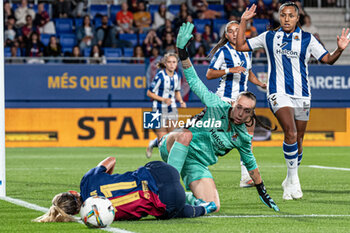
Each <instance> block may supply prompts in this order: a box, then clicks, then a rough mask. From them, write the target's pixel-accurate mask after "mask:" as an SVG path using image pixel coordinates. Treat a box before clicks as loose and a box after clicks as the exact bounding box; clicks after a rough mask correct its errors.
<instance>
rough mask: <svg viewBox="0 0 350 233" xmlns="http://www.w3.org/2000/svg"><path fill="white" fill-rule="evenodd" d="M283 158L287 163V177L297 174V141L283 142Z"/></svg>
mask: <svg viewBox="0 0 350 233" xmlns="http://www.w3.org/2000/svg"><path fill="white" fill-rule="evenodd" d="M283 152H284V158H285V160H286V163H287V168H288V170H287V177H295V176H297V175H298V143H297V142H296V143H293V144H287V143H285V142H283Z"/></svg>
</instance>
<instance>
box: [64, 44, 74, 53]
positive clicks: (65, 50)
mask: <svg viewBox="0 0 350 233" xmlns="http://www.w3.org/2000/svg"><path fill="white" fill-rule="evenodd" d="M72 52H73V47H63V46H62V53H63V54H65V53H70V54H71V53H72Z"/></svg>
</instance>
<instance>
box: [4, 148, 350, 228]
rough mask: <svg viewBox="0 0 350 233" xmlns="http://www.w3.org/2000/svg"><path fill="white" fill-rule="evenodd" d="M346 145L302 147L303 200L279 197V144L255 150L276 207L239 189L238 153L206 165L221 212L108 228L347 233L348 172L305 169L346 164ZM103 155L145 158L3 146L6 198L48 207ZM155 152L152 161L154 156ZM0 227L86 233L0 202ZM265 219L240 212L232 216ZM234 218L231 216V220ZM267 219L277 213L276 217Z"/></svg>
mask: <svg viewBox="0 0 350 233" xmlns="http://www.w3.org/2000/svg"><path fill="white" fill-rule="evenodd" d="M349 152H350V148H347V147H343V148H316V147H315V148H313V147H308V148H305V149H304V158H303V161H302V166H301V167H300V169H299V176H300V180H301V184H302V189H303V192H304V197H303V199H302V200H298V201H283V200H282V188H281V183H282V181H283V179H284V177H285V173H286V166H285V161H284V158H283V155H282V152H281V148H278V147H272V148H254V153H255V155H256V159H257V162H258V165H259V167H260V172H261V175H262V177H263V179H264V183H265V185H266V187H267V191H268V193H269V194H270V195H271V196H272V197H273V199H274V200H275V201H276V203H277V204H278V206H279V208H280V210H281V211H280V212H278V213H277V212H274V211H273V210H271V209H269V208H267V207H266V206H265V205H263V204H262V203H261V202H260V200H259V199H258V195H257V192H256V190H255V188H249V189H242V188H239V178H240V166H239V156H238V152H237V151H233V152H231V153H230V154H229V155H227V156H225V157H222V158H220V159H219V162H218V163H217V164H216V165H214V166H212V167H211V171H212V174H213V176H214V178H215V182H216V185H217V189H218V191H219V194H220V200H221V210H220V212H219V213H216V214H212V215H211V216H231V217H226V218H223V217H220V218H214V217H209V218H207V217H201V218H196V219H174V220H167V221H158V220H155V218H154V217H152V216H149V217H147V218H144V219H142V220H140V221H122V222H115V223H113V224H112V225H111V226H112V227H115V228H120V229H125V230H128V231H133V232H150V233H151V232H152V233H154V232H191V233H193V232H331V231H332V232H349V230H348V227H347V223H348V222H349V220H350V209H349V206H350V201H349V194H350V183H349V182H348V181H349V179H350V171H340V170H325V169H316V168H310V167H307V165H319V166H329V167H350V165H349V164H350V157H349V154H350V153H349ZM107 156H115V157H116V158H117V165H116V169H115V171H114V172H117V173H123V172H126V171H130V170H135V169H136V168H137V167H139V166H142V165H144V164H145V163H147V162H148V161H150V160H148V159H146V158H145V156H144V149H141V148H11V149H10V148H8V149H6V172H7V174H6V182H7V196H9V197H12V198H17V199H21V200H24V201H27V202H30V203H33V204H37V205H39V206H42V207H47V208H48V207H50V204H51V199H52V198H53V196H54V195H55V194H57V193H59V192H65V191H67V190H72V189H73V190H79V183H80V179H81V178H82V176H83V175H84V174H85V172H87V171H88V170H89V169H90V168H92V167H94V166H96V165H97V164H98V163H99V162H100V161H101V160H103V159H104V158H105V157H107ZM159 159H160V157H159V155H158V152H157V150H155V151H154V153H153V157H152V160H159ZM0 209H1V211H0V231H1V232H87V231H90V232H91V230H90V229H88V228H86V227H85V226H84V225H82V224H77V223H48V224H42V223H33V222H31V219H33V218H35V217H37V216H40V215H41V214H42V213H41V212H38V211H34V210H30V209H26V208H24V207H20V206H17V205H14V204H10V203H8V202H5V201H3V200H0ZM312 214H314V215H348V216H344V217H331V216H329V217H325V216H318V217H316V216H315V217H300V216H299V217H293V218H292V217H287V216H286V215H312ZM247 215H254V216H265V215H268V216H270V217H248V218H247V217H240V218H238V217H237V216H247ZM232 216H233V217H232ZM272 216H281V217H279V218H276V217H272Z"/></svg>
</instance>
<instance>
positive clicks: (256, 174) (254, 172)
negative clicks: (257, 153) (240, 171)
mask: <svg viewBox="0 0 350 233" xmlns="http://www.w3.org/2000/svg"><path fill="white" fill-rule="evenodd" d="M249 175H250V177H251V178H252V179H253V181H254V183H255V184H260V183H261V182H262V179H261V176H260V172H259V169H258V168H255V169H253V170H251V171H249Z"/></svg>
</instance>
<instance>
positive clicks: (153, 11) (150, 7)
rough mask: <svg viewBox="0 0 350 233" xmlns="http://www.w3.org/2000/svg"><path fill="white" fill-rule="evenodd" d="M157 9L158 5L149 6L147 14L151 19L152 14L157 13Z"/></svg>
mask: <svg viewBox="0 0 350 233" xmlns="http://www.w3.org/2000/svg"><path fill="white" fill-rule="evenodd" d="M158 9H159V5H154V4H150V5H149V6H148V11H149V13H151V15H152V17H153V15H154V13H156V12H157V11H158Z"/></svg>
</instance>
